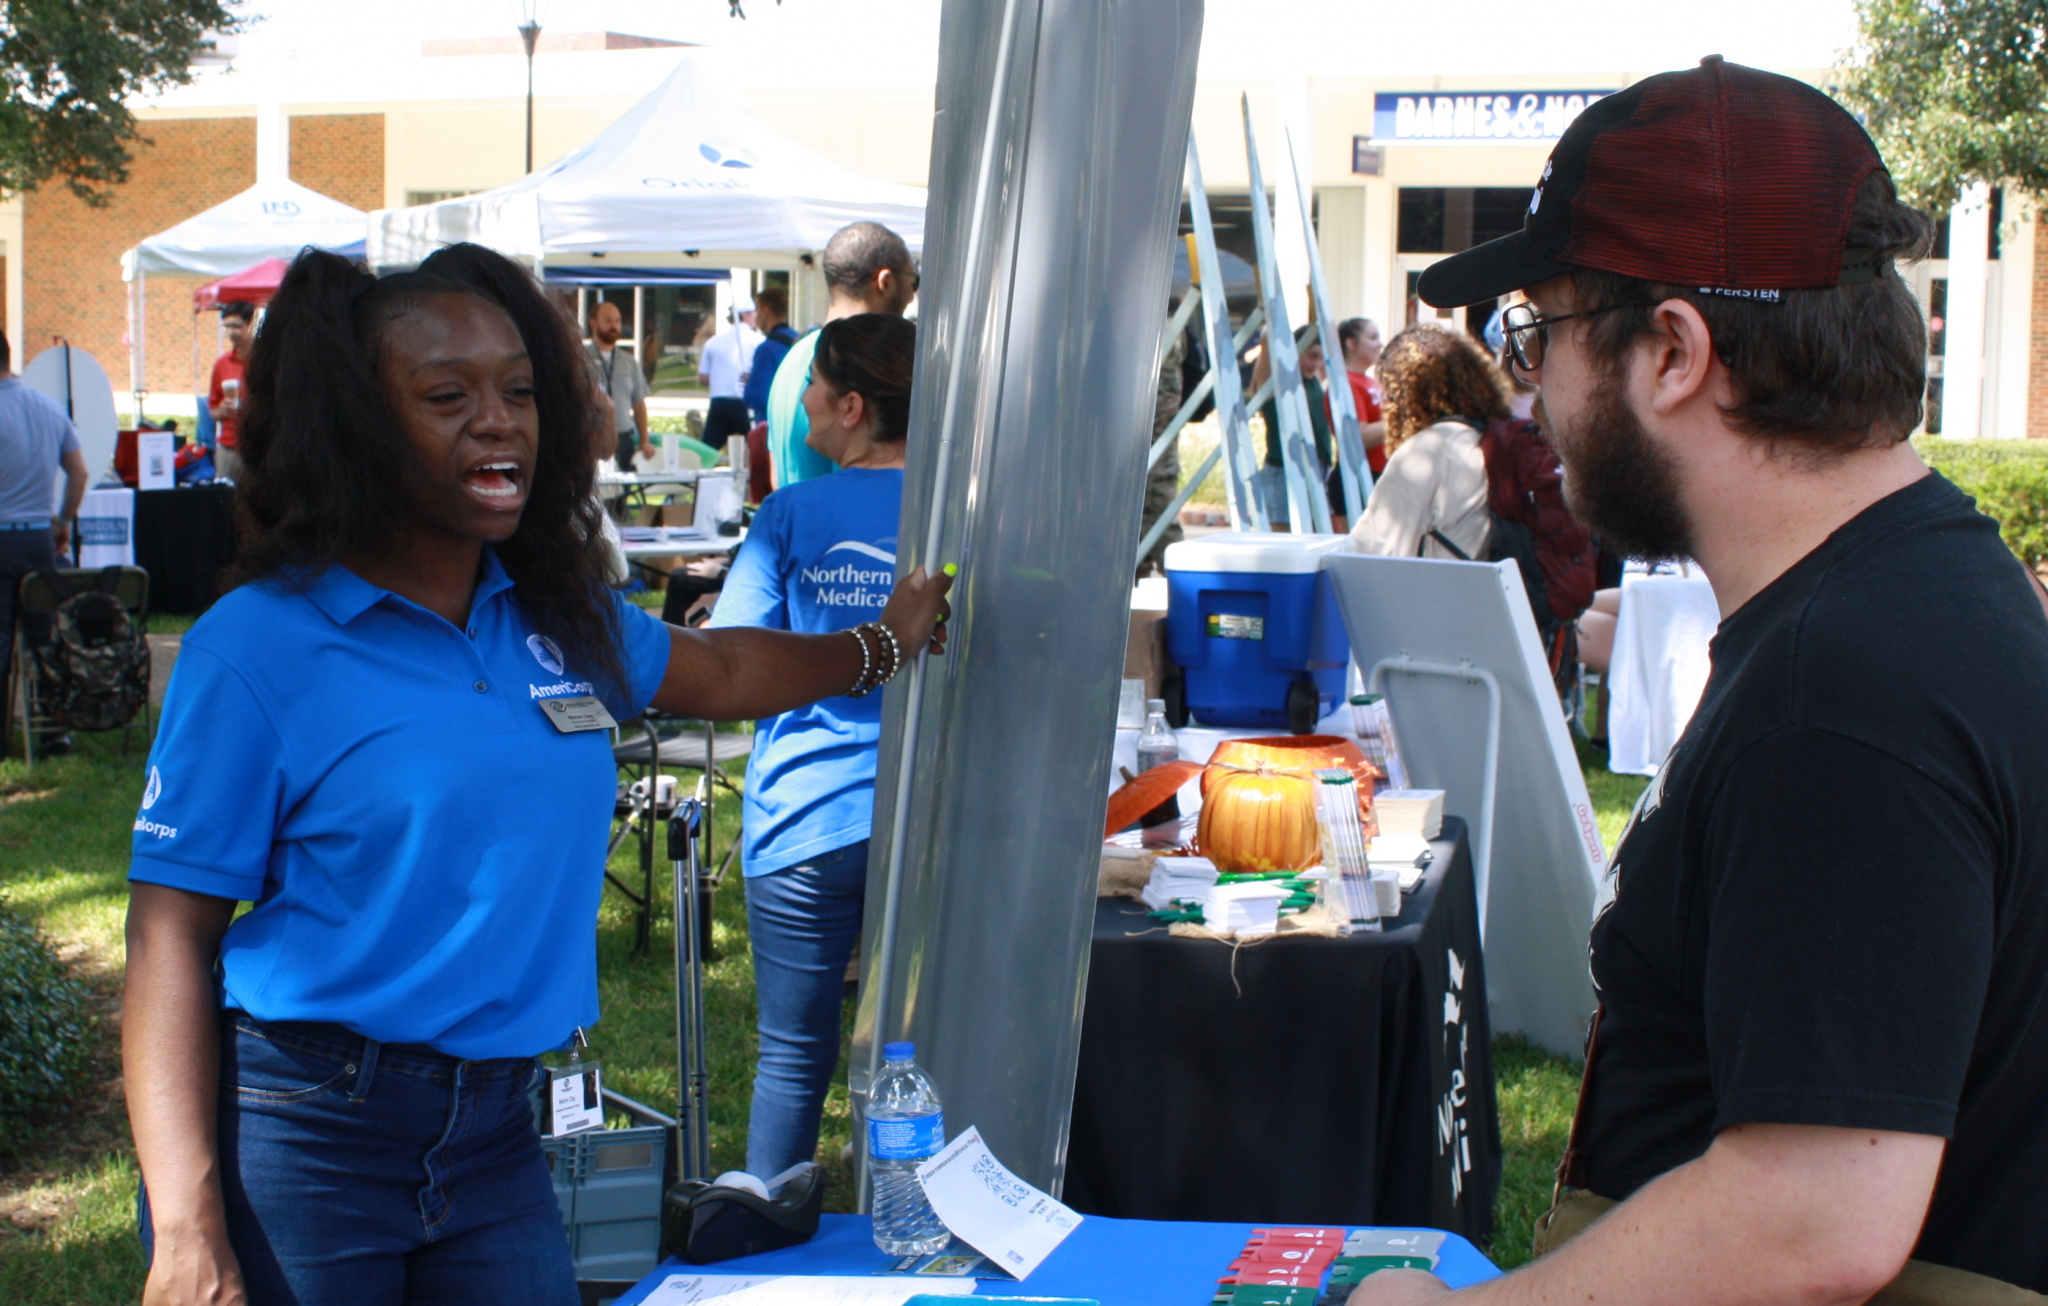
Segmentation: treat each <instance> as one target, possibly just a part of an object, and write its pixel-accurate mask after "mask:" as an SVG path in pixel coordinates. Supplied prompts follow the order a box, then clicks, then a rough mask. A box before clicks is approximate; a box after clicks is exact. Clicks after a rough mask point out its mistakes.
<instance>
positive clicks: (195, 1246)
mask: <svg viewBox="0 0 2048 1306" xmlns="http://www.w3.org/2000/svg"><path fill="white" fill-rule="evenodd" d="M155 1233H156V1254H155V1255H154V1256H153V1257H152V1258H151V1259H150V1263H149V1280H148V1282H147V1283H145V1284H144V1285H143V1287H142V1306H248V1301H249V1298H248V1296H247V1294H245V1293H244V1292H243V1290H242V1271H241V1267H240V1266H238V1265H237V1264H236V1263H235V1253H234V1249H233V1248H231V1247H229V1246H228V1239H227V1232H226V1231H225V1230H215V1231H214V1232H213V1233H212V1234H211V1235H210V1236H208V1235H204V1234H199V1233H196V1232H195V1233H192V1234H178V1233H174V1232H173V1231H170V1230H166V1229H158V1230H156V1231H155Z"/></svg>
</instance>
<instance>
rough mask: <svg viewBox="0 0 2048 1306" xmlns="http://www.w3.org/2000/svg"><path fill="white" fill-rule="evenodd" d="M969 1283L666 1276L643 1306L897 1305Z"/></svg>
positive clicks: (970, 1285)
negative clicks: (704, 1304)
mask: <svg viewBox="0 0 2048 1306" xmlns="http://www.w3.org/2000/svg"><path fill="white" fill-rule="evenodd" d="M973 1291H974V1280H972V1279H960V1280H948V1279H918V1280H916V1281H915V1282H907V1281H905V1280H902V1279H860V1278H838V1277H833V1276H829V1275H802V1274H779V1275H743V1274H671V1275H669V1276H668V1278H666V1279H664V1280H662V1282H661V1285H660V1286H659V1287H657V1288H656V1289H655V1290H654V1291H653V1292H650V1293H648V1294H647V1296H646V1298H645V1299H644V1304H645V1306H695V1303H700V1302H702V1303H713V1304H714V1306H903V1303H905V1302H907V1301H909V1300H910V1299H911V1298H912V1297H918V1296H923V1295H926V1294H945V1295H948V1296H959V1295H962V1294H965V1293H971V1292H973Z"/></svg>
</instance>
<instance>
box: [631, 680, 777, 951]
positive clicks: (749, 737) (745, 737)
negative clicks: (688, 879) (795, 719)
mask: <svg viewBox="0 0 2048 1306" xmlns="http://www.w3.org/2000/svg"><path fill="white" fill-rule="evenodd" d="M636 726H637V727H638V728H639V731H640V733H639V734H638V735H637V736H634V737H625V736H627V734H628V732H629V731H630V730H632V729H633V728H634V727H636ZM700 727H701V731H702V733H699V728H700ZM664 728H672V733H671V734H670V736H669V737H668V738H666V739H664V738H662V736H661V732H662V730H663V729H664ZM619 734H620V736H622V738H620V740H619V741H618V742H615V743H614V744H613V745H612V757H613V759H614V761H616V762H617V763H618V765H620V766H622V767H631V768H633V769H634V770H635V772H636V773H637V776H638V778H639V779H640V780H643V781H645V783H644V784H641V785H638V786H634V787H637V788H639V789H640V790H641V791H642V792H640V793H638V794H635V793H634V792H633V789H634V787H628V786H621V792H620V795H619V798H618V803H617V806H616V807H615V808H614V813H613V814H614V819H615V824H614V826H613V828H612V837H611V843H610V845H609V846H608V847H607V848H606V849H605V861H606V865H607V869H606V871H605V879H606V880H608V881H610V882H611V884H612V887H614V888H616V889H617V890H618V891H619V892H620V893H622V894H624V895H625V896H626V900H627V901H628V902H631V903H632V904H633V907H634V911H635V918H634V929H633V951H634V953H635V954H639V953H644V952H646V951H647V946H648V941H649V940H650V939H651V938H652V936H653V935H652V931H653V918H652V912H653V907H652V904H653V901H654V863H655V840H656V838H657V837H658V835H659V832H660V831H659V823H660V822H661V821H664V820H666V819H668V817H669V815H670V814H671V813H672V812H673V811H674V806H675V801H676V800H679V799H681V798H684V797H689V796H690V795H685V794H682V793H677V794H676V795H675V796H674V798H673V799H672V800H671V801H670V802H669V803H666V804H665V803H663V802H662V801H661V794H660V785H659V777H660V776H661V773H662V771H663V769H664V768H669V767H678V768H688V769H691V770H696V771H699V772H701V773H702V774H701V775H699V777H698V780H697V790H696V794H695V797H696V799H697V801H698V802H700V803H702V804H703V805H704V859H705V860H706V861H707V862H708V861H709V860H710V859H711V851H712V849H711V819H712V816H713V815H714V813H715V810H716V800H717V794H718V789H719V787H720V786H724V788H725V790H726V791H727V792H728V793H731V794H733V795H734V796H738V794H739V792H740V789H739V786H737V785H735V784H734V783H733V782H732V779H731V777H729V776H727V775H726V774H725V772H724V771H723V770H722V769H721V768H722V767H723V766H724V764H725V763H727V762H732V761H736V760H737V759H739V758H742V757H746V756H747V755H748V754H750V753H752V752H753V751H754V736H753V734H752V733H751V732H749V733H746V734H733V733H729V732H727V733H721V732H720V731H719V730H718V728H717V726H716V725H715V723H713V722H710V721H695V720H690V719H687V718H683V717H671V716H665V715H663V714H661V713H658V712H648V713H646V714H644V715H643V716H641V717H638V718H636V719H635V720H632V721H628V722H626V723H624V724H623V725H622V726H621V727H620V729H619ZM629 837H631V838H637V839H638V840H639V841H640V884H639V887H638V888H637V889H636V888H635V887H633V886H632V885H629V884H627V883H626V882H625V881H623V880H621V879H620V878H619V877H618V876H617V875H615V874H613V873H612V871H611V870H610V869H609V865H610V861H611V855H612V854H613V853H615V852H617V851H618V850H619V847H620V846H621V845H622V844H624V843H625V841H626V840H627V838H629ZM738 851H739V841H738V840H734V841H733V843H732V844H731V845H729V846H728V847H727V848H726V850H725V856H724V858H723V859H722V860H721V861H720V862H719V864H718V869H717V871H715V872H714V873H712V874H711V875H710V876H708V877H706V879H705V881H704V893H705V895H706V896H707V897H708V896H709V895H710V893H711V892H712V891H714V890H716V889H717V887H718V886H719V884H721V883H722V882H723V881H724V879H725V872H726V870H727V868H728V867H730V866H731V865H732V860H733V857H734V856H735V855H736V854H737V853H738ZM699 920H700V924H701V925H702V927H703V931H704V934H705V940H704V943H703V949H704V955H705V956H706V957H707V958H708V957H710V955H711V945H710V941H709V936H710V928H711V913H710V910H709V908H708V905H706V906H705V909H704V910H702V911H701V912H700V913H699Z"/></svg>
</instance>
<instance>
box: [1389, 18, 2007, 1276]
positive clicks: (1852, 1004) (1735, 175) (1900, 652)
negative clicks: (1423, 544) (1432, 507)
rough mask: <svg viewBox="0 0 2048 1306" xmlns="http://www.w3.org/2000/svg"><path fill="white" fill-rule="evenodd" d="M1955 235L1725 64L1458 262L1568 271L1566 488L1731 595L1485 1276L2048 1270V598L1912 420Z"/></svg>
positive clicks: (1554, 294)
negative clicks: (1557, 1159) (1522, 1192)
mask: <svg viewBox="0 0 2048 1306" xmlns="http://www.w3.org/2000/svg"><path fill="white" fill-rule="evenodd" d="M1931 234H1932V233H1931V227H1930V225H1929V224H1928V222H1927V220H1926V219H1925V218H1924V217H1923V216H1922V215H1920V214H1919V213H1916V212H1914V211H1913V210H1911V209H1908V208H1906V207H1905V206H1903V205H1901V204H1900V203H1898V201H1897V200H1896V198H1895V197H1894V194H1893V190H1892V183H1891V179H1890V177H1889V175H1888V174H1887V173H1886V172H1885V169H1884V164H1883V161H1882V160H1881V159H1879V157H1878V155H1877V151H1876V149H1875V148H1874V147H1873V146H1872V145H1871V143H1870V140H1869V138H1868V137H1867V136H1866V135H1865V134H1864V132H1863V130H1862V129H1861V128H1860V127H1859V126H1858V125H1857V123H1856V122H1855V120H1854V119H1853V118H1851V117H1850V116H1849V115H1848V114H1847V113H1845V112H1844V111H1843V110H1842V109H1841V108H1840V107H1839V106H1837V105H1836V104H1835V103H1834V102H1833V101H1831V100H1829V99H1828V98H1827V97H1826V96H1825V95H1823V94H1821V93H1820V92H1819V91H1816V90H1814V89H1813V88H1811V87H1809V86H1806V85H1804V84H1802V83H1799V82H1795V81H1792V80H1790V79H1788V78H1784V77H1778V76H1775V75H1772V74H1769V73H1762V72H1757V71H1755V70H1753V69H1748V68H1742V67H1737V66H1735V65H1732V64H1727V63H1724V62H1722V61H1721V60H1720V59H1719V58H1718V57H1714V58H1709V59H1707V60H1705V61H1703V62H1702V64H1701V66H1700V67H1698V68H1696V69H1689V70H1687V71H1684V72H1677V73H1667V74H1663V75H1661V76H1657V77H1652V78H1649V79H1647V80H1645V81H1643V82H1639V83H1637V84H1636V85H1634V86H1631V87H1629V88H1628V89H1627V90H1625V91H1622V92H1620V93H1619V94H1616V95H1612V96H1609V97H1607V98H1605V99H1603V100H1601V101H1599V102H1598V103H1597V104H1595V105H1593V106H1592V107H1591V108H1589V109H1587V111H1586V112H1585V113H1584V114H1583V115H1582V116H1581V117H1580V118H1579V119H1578V120H1577V121H1576V122H1574V123H1573V125H1572V126H1571V127H1570V128H1569V129H1568V130H1567V131H1566V133H1565V135H1564V137H1563V138H1562V139H1561V140H1560V141H1559V142H1558V144H1557V148H1556V149H1555V150H1554V151H1553V152H1552V154H1551V157H1550V161H1549V163H1548V164H1547V165H1546V166H1545V167H1544V170H1543V176H1542V179H1541V182H1540V183H1539V185H1538V187H1537V190H1536V193H1535V195H1534V197H1533V199H1532V201H1531V204H1530V210H1529V216H1528V219H1527V222H1526V225H1525V226H1524V228H1523V230H1522V231H1520V232H1519V233H1516V234H1513V235H1510V236H1506V237H1503V238H1502V239H1500V240H1496V241H1493V242H1491V243H1489V244H1486V245H1482V246H1479V247H1478V248H1476V249H1472V250H1469V251H1467V252H1466V253H1464V254H1460V255H1458V256H1456V257H1453V258H1450V259H1446V260H1445V261H1443V262H1442V263H1439V264H1437V265H1436V266H1435V267H1433V268H1431V269H1430V270H1429V271H1428V272H1426V273H1425V274H1424V275H1423V277H1422V282H1421V286H1420V291H1421V294H1422V297H1423V298H1424V299H1426V300H1428V301H1429V302H1430V303H1432V304H1437V305H1459V304H1475V303H1490V302H1491V301H1492V300H1493V299H1494V298H1495V297H1497V296H1499V295H1502V294H1504V293H1506V292H1508V291H1511V290H1517V289H1519V290H1524V291H1526V292H1527V293H1528V295H1529V300H1530V302H1529V304H1528V305H1527V306H1518V307H1517V308H1514V309H1511V310H1509V313H1508V315H1507V319H1506V321H1505V324H1504V325H1505V326H1506V329H1507V334H1508V339H1509V348H1510V351H1511V353H1512V355H1513V358H1514V362H1515V364H1516V366H1517V368H1518V369H1519V370H1520V372H1521V373H1522V375H1523V376H1525V377H1526V378H1527V379H1529V380H1531V381H1533V382H1535V383H1537V384H1538V385H1539V386H1540V387H1541V391H1542V396H1541V399H1540V401H1539V405H1538V408H1537V418H1538V420H1539V421H1540V422H1541V424H1542V426H1543V429H1544V431H1545V432H1546V434H1547V435H1548V436H1549V438H1550V439H1551V441H1552V442H1553V443H1554V444H1555V445H1556V447H1557V450H1558V453H1559V454H1560V456H1561V458H1562V460H1563V463H1564V468H1565V487H1566V496H1567V500H1568V502H1569V503H1570V504H1571V505H1572V507H1573V510H1574V511H1575V512H1576V513H1577V514H1578V515H1579V516H1580V517H1581V518H1582V519H1583V520H1584V521H1585V523H1586V524H1587V525H1588V526H1590V527H1592V528H1593V529H1594V530H1595V531H1597V532H1599V533H1600V534H1601V535H1603V536H1605V537H1606V538H1608V539H1610V540H1612V541H1614V542H1615V544H1616V545H1617V547H1619V548H1623V549H1625V550H1627V551H1628V552H1630V553H1631V554H1635V555H1638V556H1652V557H1657V556H1664V557H1668V556H1681V555H1682V556H1687V557H1690V558H1693V559H1695V560H1696V561H1697V562H1698V563H1699V564H1700V565H1701V566H1702V568H1703V569H1704V570H1705V571H1706V573H1707V575H1708V576H1709V577H1710V578H1711V579H1712V582H1713V586H1714V593H1715V597H1716V599H1717V600H1718V602H1719V605H1720V609H1721V616H1722V621H1721V626H1720V630H1719V632H1718V633H1717V634H1716V636H1715V639H1714V644H1713V674H1712V677H1711V679H1710V680H1709V681H1708V684H1707V687H1706V690H1705V693H1704V694H1703V695H1702V697H1701V700H1700V705H1699V709H1698V711H1697V712H1696V714H1695V715H1694V717H1693V719H1692V723H1691V724H1690V725H1689V726H1688V727H1687V729H1686V731H1685V734H1684V736H1683V737H1682V738H1681V739H1680V740H1679V742H1678V744H1677V745H1676V746H1675V747H1674V748H1673V749H1672V751H1671V754H1670V756H1669V757H1668V758H1667V759H1666V760H1665V763H1664V766H1663V768H1662V769H1661V770H1660V771H1659V773H1658V775H1657V778H1656V780H1655V781H1653V782H1652V783H1651V785H1650V787H1649V789H1648V790H1647V791H1646V792H1645V793H1644V795H1643V798H1642V801H1641V802H1640V803H1639V804H1638V805H1637V807H1636V811H1635V814H1634V816H1633V817H1632V818H1631V820H1630V823H1629V827H1628V830H1627V831H1626V832H1625V833H1624V834H1623V836H1622V838H1621V840H1620V842H1619V843H1618V844H1617V845H1616V847H1615V851H1614V856H1613V859H1612V861H1611V862H1610V864H1609V868H1608V875H1607V882H1606V885H1605V887H1604V892H1603V893H1602V896H1601V905H1600V908H1599V910H1598V913H1597V916H1596V919H1595V921H1594V925H1593V932H1592V971H1593V979H1594V982H1595V986H1596V988H1597V990H1598V998H1599V1010H1598V1013H1597V1014H1596V1015H1595V1017H1594V1020H1593V1028H1592V1031H1591V1034H1590V1036H1589V1038H1588V1043H1587V1063H1588V1064H1587V1074H1586V1083H1585V1086H1584V1088H1583V1089H1582V1091H1581V1095H1580V1104H1579V1110H1578V1116H1577V1119H1576V1120H1575V1122H1574V1125H1573V1130H1572V1140H1571V1146H1570V1149H1569V1151H1568V1152H1567V1154H1566V1156H1565V1158H1564V1161H1563V1163H1562V1165H1561V1166H1560V1167H1559V1199H1558V1201H1557V1203H1556V1204H1554V1205H1553V1207H1552V1210H1551V1212H1550V1213H1549V1214H1548V1215H1546V1216H1545V1217H1544V1220H1543V1222H1542V1223H1541V1224H1540V1225H1539V1229H1538V1236H1537V1245H1538V1249H1539V1251H1541V1252H1543V1253H1544V1254H1542V1255H1540V1256H1539V1257H1538V1258H1537V1259H1536V1260H1535V1261H1533V1262H1532V1263H1531V1264H1530V1265H1528V1266H1527V1267H1525V1268H1523V1269H1521V1270H1518V1271H1517V1272H1515V1273H1513V1274H1510V1275H1508V1276H1506V1277H1504V1278H1502V1279H1498V1280H1495V1281H1493V1282H1491V1283H1487V1284H1482V1285H1480V1286H1478V1287H1476V1288H1473V1289H1468V1290H1466V1292H1465V1293H1463V1294H1460V1295H1461V1296H1469V1297H1470V1298H1472V1299H1473V1300H1474V1301H1499V1302H1539V1301H1540V1302H1572V1303H1578V1302H1598V1303H1603V1304H1605V1303H1627V1302H1660V1303H1661V1302H1680V1301H1683V1302H1703V1303H1712V1302H1723V1301H1726V1302H1737V1301H1740V1302H1844V1303H1847V1302H1861V1301H1865V1300H1877V1301H1880V1302H1895V1303H1896V1302H1908V1301H1911V1302H1986V1303H1989V1302H2029V1301H2030V1302H2042V1301H2048V1298H2044V1297H2042V1296H2040V1295H2038V1294H2040V1293H2042V1292H2044V1291H2048V1198H2044V1195H2043V1183H2044V1178H2048V616H2044V608H2043V603H2042V601H2041V592H2040V590H2039V587H2038V586H2037V585H2036V583H2035V582H2034V581H2033V579H2032V578H2031V577H2030V576H2029V575H2028V574H2027V572H2026V570H2025V569H2024V568H2023V567H2022V566H2021V565H2020V563H2018V562H2017V561H2016V560H2015V559H2014V558H2013V556H2012V554H2011V553H2010V552H2009V551H2007V549H2006V548H2005V546H2004V545H2003V544H2002V543H2001V542H2000V541H1999V537H1998V529H1997V526H1996V525H1995V524H1994V523H1993V522H1991V521H1990V520H1989V519H1988V518H1986V517H1984V516H1982V515H1980V514H1979V513H1978V512H1977V511H1976V510H1975V508H1974V507H1973V506H1972V505H1971V503H1970V501H1969V500H1968V499H1966V498H1965V497H1964V496H1963V495H1962V494H1961V493H1960V492H1959V491H1957V490H1956V489H1955V487H1953V486H1952V485H1950V484H1949V483H1948V482H1947V481H1945V480H1943V479H1942V478H1941V477H1940V476H1938V475H1935V474H1934V473H1932V472H1930V471H1929V470H1928V468H1927V467H1926V465H1925V464H1923V463H1922V462H1921V461H1920V458H1919V456H1918V455H1917V454H1916V453H1915V452H1914V450H1913V447H1912V446H1911V445H1910V444H1908V443H1907V442H1906V438H1907V436H1908V435H1909V434H1910V433H1911V432H1912V431H1913V430H1914V429H1915V428H1916V427H1918V426H1919V424H1920V419H1921V396H1922V394H1923V392H1924V390H1925V385H1926V327H1925V324H1924V322H1923V321H1922V318H1921V315H1920V312H1919V309H1918V307H1917V306H1916V304H1915V303H1914V300H1913V298H1912V296H1911V294H1909V293H1908V291H1907V289H1906V286H1905V285H1904V283H1903V282H1901V280H1900V279H1899V276H1898V273H1897V271H1896V270H1895V264H1896V263H1897V262H1898V261H1899V260H1910V259H1914V258H1917V257H1920V256H1922V255H1924V254H1925V253H1926V252H1927V249H1928V246H1929V244H1930V243H1931V240H1930V238H1931ZM1446 1291H1447V1290H1446V1289H1445V1288H1444V1286H1443V1285H1442V1283H1440V1282H1438V1281H1437V1280H1435V1279H1433V1278H1430V1277H1428V1276H1425V1275H1420V1274H1417V1273H1416V1272H1413V1271H1403V1272H1383V1273H1382V1274H1378V1275H1374V1276H1373V1277H1371V1278H1369V1279H1367V1280H1366V1281H1365V1283H1364V1284H1363V1285H1362V1286H1361V1288H1360V1290H1359V1295H1358V1296H1356V1297H1354V1298H1353V1302H1354V1304H1355V1306H1377V1304H1379V1303H1388V1302H1407V1301H1430V1300H1434V1299H1435V1298H1437V1297H1439V1296H1442V1295H1444V1294H1445V1293H1446Z"/></svg>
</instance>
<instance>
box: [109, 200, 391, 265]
mask: <svg viewBox="0 0 2048 1306" xmlns="http://www.w3.org/2000/svg"><path fill="white" fill-rule="evenodd" d="M368 221H369V217H368V215H367V214H365V213H364V212H363V211H362V210H361V209H354V208H350V207H349V206H348V205H346V204H343V203H342V202H341V201H340V200H334V199H329V198H327V197H326V196H325V195H322V194H321V193H320V192H319V191H317V190H308V189H307V188H306V187H304V186H301V185H299V184H298V183H297V182H295V181H287V180H285V179H284V178H281V177H279V178H273V179H271V180H268V181H259V182H257V183H256V184H255V185H254V186H251V187H250V188H249V189H247V190H245V191H243V192H242V193H241V194H239V195H237V196H235V197H234V198H233V199H230V200H223V201H222V202H221V203H219V204H216V205H214V206H213V207H212V208H210V209H208V210H206V212H204V213H201V214H198V215H197V216H195V217H190V218H187V219H185V220H184V221H183V222H181V223H179V224H178V225H177V226H175V227H172V228H171V229H170V230H168V231H160V232H158V233H157V234H156V235H154V236H150V237H148V238H147V239H145V240H144V241H142V243H140V244H138V245H137V246H136V247H135V248H134V249H131V250H129V251H128V252H127V253H125V254H123V255H121V279H122V280H123V281H134V280H136V279H138V278H139V277H142V276H146V275H148V274H149V273H152V272H156V273H166V274H169V275H172V276H197V277H224V276H227V275H229V274H230V273H234V272H240V271H241V270H242V269H243V268H246V267H248V266H250V265H251V264H254V263H261V262H262V261H263V260H264V259H267V258H281V259H285V260H290V259H291V258H292V256H293V255H295V254H297V253H298V252H299V251H300V250H301V249H304V248H305V247H306V246H308V245H318V246H320V247H321V248H322V249H341V248H344V247H346V246H351V245H354V244H355V243H356V242H357V241H360V240H362V239H363V235H364V233H365V231H366V230H367V229H368V226H367V224H368Z"/></svg>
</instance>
